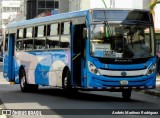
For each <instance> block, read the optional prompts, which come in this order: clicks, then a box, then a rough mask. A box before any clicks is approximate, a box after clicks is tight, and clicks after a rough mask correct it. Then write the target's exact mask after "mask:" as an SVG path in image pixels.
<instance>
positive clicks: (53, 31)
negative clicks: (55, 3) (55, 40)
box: [50, 24, 59, 35]
mask: <svg viewBox="0 0 160 118" xmlns="http://www.w3.org/2000/svg"><path fill="white" fill-rule="evenodd" d="M58 29H59V28H58V24H51V30H50V35H58V34H59V33H58Z"/></svg>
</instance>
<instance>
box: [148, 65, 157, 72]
mask: <svg viewBox="0 0 160 118" xmlns="http://www.w3.org/2000/svg"><path fill="white" fill-rule="evenodd" d="M155 70H156V64H153V65H152V66H151V67H150V68H149V69H148V71H147V75H151V74H153V73H154V72H155Z"/></svg>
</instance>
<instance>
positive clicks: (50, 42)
mask: <svg viewBox="0 0 160 118" xmlns="http://www.w3.org/2000/svg"><path fill="white" fill-rule="evenodd" d="M58 47H59V36H54V37H48V38H47V48H48V49H50V48H58Z"/></svg>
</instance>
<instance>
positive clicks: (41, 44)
mask: <svg viewBox="0 0 160 118" xmlns="http://www.w3.org/2000/svg"><path fill="white" fill-rule="evenodd" d="M45 43H46V42H45V39H35V40H34V49H45Z"/></svg>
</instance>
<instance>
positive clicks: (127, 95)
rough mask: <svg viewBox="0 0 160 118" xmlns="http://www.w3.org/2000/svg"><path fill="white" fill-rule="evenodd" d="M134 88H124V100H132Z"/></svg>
mask: <svg viewBox="0 0 160 118" xmlns="http://www.w3.org/2000/svg"><path fill="white" fill-rule="evenodd" d="M131 92H132V90H124V91H122V97H123V99H124V100H130V98H131Z"/></svg>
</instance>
